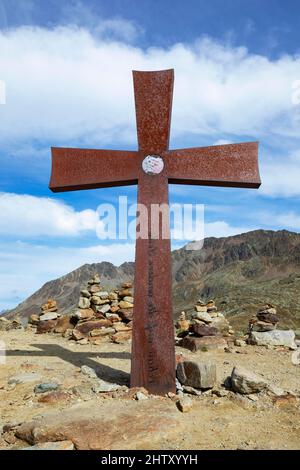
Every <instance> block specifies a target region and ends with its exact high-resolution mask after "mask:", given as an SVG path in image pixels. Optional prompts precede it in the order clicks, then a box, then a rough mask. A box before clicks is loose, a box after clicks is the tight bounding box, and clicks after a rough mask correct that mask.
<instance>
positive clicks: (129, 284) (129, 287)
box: [122, 282, 132, 289]
mask: <svg viewBox="0 0 300 470" xmlns="http://www.w3.org/2000/svg"><path fill="white" fill-rule="evenodd" d="M122 288H123V289H131V288H132V282H124V283H123V284H122Z"/></svg>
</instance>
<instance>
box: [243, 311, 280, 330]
mask: <svg viewBox="0 0 300 470" xmlns="http://www.w3.org/2000/svg"><path fill="white" fill-rule="evenodd" d="M278 322H279V318H278V316H277V311H276V308H275V307H274V305H271V304H266V305H264V306H263V307H262V308H260V309H259V310H258V312H257V314H256V315H254V316H253V317H252V318H251V319H250V320H249V334H251V332H252V331H259V332H264V331H272V330H275V329H276V325H277V323H278Z"/></svg>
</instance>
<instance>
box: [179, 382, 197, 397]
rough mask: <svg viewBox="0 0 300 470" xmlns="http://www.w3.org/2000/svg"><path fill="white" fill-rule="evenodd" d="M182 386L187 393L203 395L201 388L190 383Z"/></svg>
mask: <svg viewBox="0 0 300 470" xmlns="http://www.w3.org/2000/svg"><path fill="white" fill-rule="evenodd" d="M182 388H183V391H184V392H185V393H189V394H190V395H197V396H198V397H200V396H201V392H200V390H197V389H196V388H194V387H190V386H189V385H183V386H182Z"/></svg>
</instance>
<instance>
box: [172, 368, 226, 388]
mask: <svg viewBox="0 0 300 470" xmlns="http://www.w3.org/2000/svg"><path fill="white" fill-rule="evenodd" d="M176 372H177V377H178V380H179V381H180V383H181V384H183V385H188V386H191V387H194V388H203V389H207V388H212V387H213V386H214V385H215V383H216V379H217V368H216V364H214V363H211V362H200V361H199V362H196V361H183V362H180V363H179V364H178V365H177V371H176Z"/></svg>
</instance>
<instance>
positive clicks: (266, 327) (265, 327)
mask: <svg viewBox="0 0 300 470" xmlns="http://www.w3.org/2000/svg"><path fill="white" fill-rule="evenodd" d="M273 330H276V325H275V324H273V323H267V322H264V321H258V322H256V323H254V325H253V326H252V331H259V332H264V331H273Z"/></svg>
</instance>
